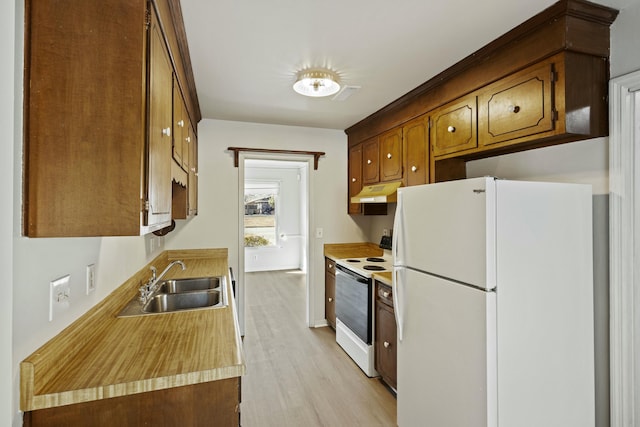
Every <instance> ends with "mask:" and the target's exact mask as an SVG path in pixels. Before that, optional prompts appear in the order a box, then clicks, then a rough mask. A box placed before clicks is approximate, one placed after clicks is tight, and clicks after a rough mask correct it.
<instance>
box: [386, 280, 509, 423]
mask: <svg viewBox="0 0 640 427" xmlns="http://www.w3.org/2000/svg"><path fill="white" fill-rule="evenodd" d="M400 273H401V274H400V275H401V276H402V277H403V280H405V283H404V286H403V287H404V296H403V299H404V300H405V301H406V302H410V303H409V304H405V305H404V314H403V317H404V322H403V324H404V330H403V332H404V333H403V340H402V341H401V342H398V395H397V397H398V403H397V405H398V406H397V408H398V426H400V427H412V426H447V427H496V426H497V419H496V417H497V390H496V382H497V375H496V352H495V348H496V295H495V293H494V292H486V291H483V290H480V289H477V288H472V287H468V286H464V285H461V284H458V283H452V282H450V281H447V280H444V279H441V278H438V277H433V276H430V275H427V274H421V273H418V272H416V271H413V270H405V271H403V272H400Z"/></svg>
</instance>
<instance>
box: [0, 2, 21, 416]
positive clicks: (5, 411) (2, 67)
mask: <svg viewBox="0 0 640 427" xmlns="http://www.w3.org/2000/svg"><path fill="white" fill-rule="evenodd" d="M15 20H16V14H15V4H14V2H12V1H8V2H1V3H0V56H1V57H2V58H5V59H4V61H2V64H0V93H1V94H3V96H2V98H0V128H2V129H4V138H2V140H3V141H4V142H2V143H0V144H1V145H2V156H0V182H1V183H2V185H0V200H3V201H4V203H3V205H4V206H3V208H2V209H0V254H2V255H1V256H0V271H2V272H3V276H4V277H3V280H2V283H0V293H1V295H2V298H0V425H11V419H12V414H13V405H12V394H13V392H12V390H13V381H12V368H13V364H12V346H11V337H12V320H11V319H12V314H13V303H12V299H13V287H12V283H13V248H12V243H11V242H12V237H13V209H12V207H13V200H14V194H13V193H14V192H13V186H12V185H11V183H12V182H13V173H14V169H13V164H14V161H13V150H14V146H15V145H18V141H17V140H18V139H19V136H18V135H19V132H20V128H19V126H18V123H17V122H16V121H15V119H14V108H16V107H19V102H18V101H17V100H16V98H15V96H14V93H15V91H16V90H17V89H16V87H15V85H14V83H15V80H19V79H20V77H21V75H20V73H19V72H16V69H15V68H16V67H15V66H14V58H15V55H16V52H15V46H14V44H15V39H16V32H17V31H18V29H17V28H16V25H15ZM14 141H15V143H14ZM7 205H8V206H7Z"/></svg>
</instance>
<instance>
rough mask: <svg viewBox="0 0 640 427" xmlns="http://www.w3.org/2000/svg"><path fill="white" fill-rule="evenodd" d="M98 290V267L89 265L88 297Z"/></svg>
mask: <svg viewBox="0 0 640 427" xmlns="http://www.w3.org/2000/svg"><path fill="white" fill-rule="evenodd" d="M95 290H96V265H95V264H89V265H87V295H89V294H90V293H91V292H93V291H95Z"/></svg>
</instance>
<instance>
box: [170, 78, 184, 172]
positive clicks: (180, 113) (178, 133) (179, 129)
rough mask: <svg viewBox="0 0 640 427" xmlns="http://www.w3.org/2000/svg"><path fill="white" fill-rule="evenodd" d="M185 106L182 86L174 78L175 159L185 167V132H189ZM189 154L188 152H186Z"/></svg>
mask: <svg viewBox="0 0 640 427" xmlns="http://www.w3.org/2000/svg"><path fill="white" fill-rule="evenodd" d="M184 116H185V107H184V101H183V99H182V93H181V92H180V86H178V80H177V79H175V78H174V79H173V159H174V160H175V161H176V163H178V165H180V166H182V167H184V165H183V156H184V155H185V150H184V138H185V133H188V131H187V129H186V127H185V120H184ZM186 155H187V156H188V153H187V154H186Z"/></svg>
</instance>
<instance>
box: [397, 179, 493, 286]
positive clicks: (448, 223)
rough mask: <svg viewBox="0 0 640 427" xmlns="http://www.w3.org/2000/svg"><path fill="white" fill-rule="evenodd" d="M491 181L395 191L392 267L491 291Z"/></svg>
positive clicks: (421, 186) (420, 186) (463, 181)
mask: <svg viewBox="0 0 640 427" xmlns="http://www.w3.org/2000/svg"><path fill="white" fill-rule="evenodd" d="M495 225H496V217H495V179H494V178H475V179H465V180H460V181H450V182H443V183H438V184H428V185H419V186H413V187H406V188H400V189H398V202H397V205H396V214H395V219H394V229H393V237H394V242H393V254H394V265H399V266H405V267H410V268H413V269H415V270H419V271H424V272H429V273H432V274H435V275H438V276H442V277H445V278H448V279H452V280H455V281H459V282H463V283H468V284H472V285H474V286H478V287H481V288H485V289H493V288H494V287H495V282H496V279H495V266H496V263H495Z"/></svg>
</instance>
